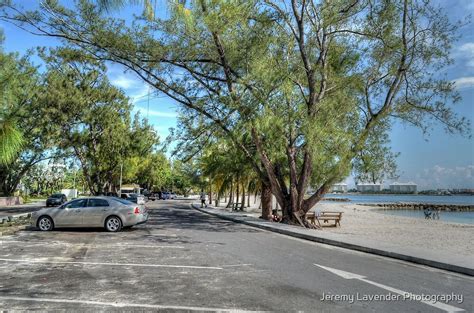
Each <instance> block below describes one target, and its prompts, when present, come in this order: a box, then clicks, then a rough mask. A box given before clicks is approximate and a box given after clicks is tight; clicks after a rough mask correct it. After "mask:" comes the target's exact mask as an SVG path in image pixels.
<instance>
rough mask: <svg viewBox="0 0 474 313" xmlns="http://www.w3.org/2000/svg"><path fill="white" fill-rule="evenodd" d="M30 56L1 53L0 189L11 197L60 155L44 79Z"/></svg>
mask: <svg viewBox="0 0 474 313" xmlns="http://www.w3.org/2000/svg"><path fill="white" fill-rule="evenodd" d="M28 57H29V56H28V55H26V56H24V57H21V58H20V57H19V56H17V55H15V54H5V53H3V52H0V63H1V65H2V66H1V67H0V92H1V93H0V154H1V155H0V184H1V185H0V188H1V192H2V193H3V194H4V195H11V194H13V192H14V191H15V189H16V187H17V185H18V184H19V183H20V180H21V179H22V178H23V177H24V176H25V175H26V174H27V173H28V171H29V170H30V169H31V168H32V167H33V166H34V165H35V164H37V163H39V162H41V161H43V160H46V159H48V158H50V157H52V156H53V155H55V154H56V151H55V150H54V149H52V148H53V147H54V144H55V142H54V138H53V132H54V131H53V130H54V128H55V125H54V124H51V123H50V121H48V120H47V119H46V118H44V117H45V114H46V111H47V108H46V107H44V106H42V103H41V102H40V101H39V96H40V95H41V94H43V93H44V91H45V89H44V84H43V78H42V76H41V75H40V74H39V73H38V71H37V69H36V68H35V67H34V66H33V65H32V64H31V63H30V62H29V59H28Z"/></svg>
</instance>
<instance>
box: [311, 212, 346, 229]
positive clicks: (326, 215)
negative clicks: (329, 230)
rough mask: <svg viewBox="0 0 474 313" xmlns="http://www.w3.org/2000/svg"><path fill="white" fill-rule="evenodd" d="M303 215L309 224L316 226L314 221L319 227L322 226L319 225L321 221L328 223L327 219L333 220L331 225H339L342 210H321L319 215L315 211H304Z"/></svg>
mask: <svg viewBox="0 0 474 313" xmlns="http://www.w3.org/2000/svg"><path fill="white" fill-rule="evenodd" d="M305 217H306V219H307V220H308V221H309V222H310V223H311V224H313V225H315V226H316V222H317V224H318V226H320V227H321V226H323V225H321V221H322V222H323V224H328V222H329V221H334V225H333V226H334V227H337V226H338V225H339V226H341V219H342V212H330V211H323V212H321V214H319V215H316V214H315V212H309V213H306V215H305ZM325 226H326V225H325ZM327 226H329V225H327Z"/></svg>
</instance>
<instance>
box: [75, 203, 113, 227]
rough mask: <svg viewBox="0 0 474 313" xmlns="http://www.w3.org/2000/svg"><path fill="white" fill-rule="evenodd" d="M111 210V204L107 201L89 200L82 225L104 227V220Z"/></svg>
mask: <svg viewBox="0 0 474 313" xmlns="http://www.w3.org/2000/svg"><path fill="white" fill-rule="evenodd" d="M109 210H110V204H109V202H108V201H107V200H105V199H94V198H92V199H89V200H88V201H87V206H86V207H85V208H84V214H83V215H82V223H83V225H84V226H91V227H94V226H100V227H102V226H104V220H105V217H106V216H107V214H108V213H109Z"/></svg>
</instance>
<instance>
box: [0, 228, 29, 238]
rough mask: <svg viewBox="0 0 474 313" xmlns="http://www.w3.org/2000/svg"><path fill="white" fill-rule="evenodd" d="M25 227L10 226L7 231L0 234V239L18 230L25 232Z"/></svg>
mask: <svg viewBox="0 0 474 313" xmlns="http://www.w3.org/2000/svg"><path fill="white" fill-rule="evenodd" d="M27 227H28V225H19V226H10V227H8V229H5V230H4V231H2V232H0V237H3V236H8V235H13V234H15V233H16V232H19V231H20V230H25V229H26V228H27Z"/></svg>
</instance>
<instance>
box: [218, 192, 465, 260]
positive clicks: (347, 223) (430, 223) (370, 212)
mask: <svg viewBox="0 0 474 313" xmlns="http://www.w3.org/2000/svg"><path fill="white" fill-rule="evenodd" d="M222 205H224V204H222ZM216 209H220V210H222V211H227V212H230V209H226V208H224V207H223V206H220V207H217V208H216ZM383 209H384V208H382V207H379V206H377V205H375V204H367V205H361V204H355V203H353V202H329V201H328V202H320V203H318V204H316V206H315V207H314V208H312V209H311V211H316V212H320V211H337V212H343V215H342V219H341V226H340V227H326V226H325V227H323V229H322V230H314V231H315V232H324V233H328V234H334V235H338V236H341V238H345V237H347V238H348V239H349V238H350V239H351V240H359V241H362V242H374V243H376V242H378V243H383V245H384V246H387V247H393V248H396V249H402V250H404V251H413V253H415V254H423V255H427V256H433V257H434V258H435V259H436V256H437V255H438V256H443V258H444V257H446V258H461V259H465V258H474V246H473V245H472V244H471V243H472V242H473V241H474V224H466V223H457V222H449V221H444V220H442V219H441V220H425V219H423V218H413V217H408V216H399V215H390V214H383V213H381V212H380V210H383ZM398 209H403V208H398ZM388 210H391V209H388ZM240 213H243V214H245V215H247V216H251V217H254V218H258V217H259V216H260V214H261V211H260V210H259V209H258V204H257V205H255V206H252V207H250V208H246V209H245V212H240ZM441 218H442V217H441ZM328 224H331V222H329V223H328ZM397 247H398V248H397Z"/></svg>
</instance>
